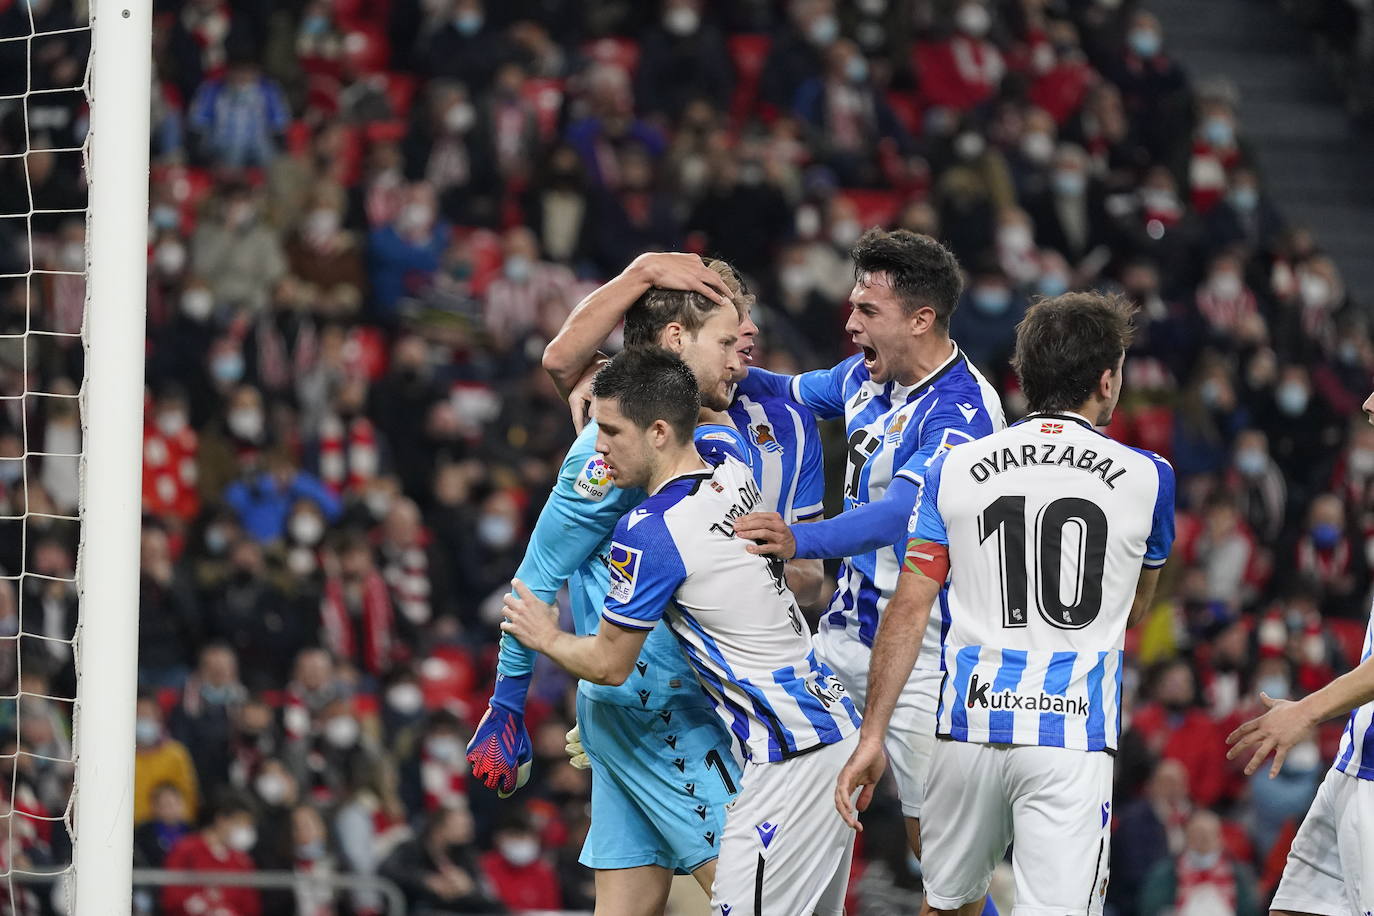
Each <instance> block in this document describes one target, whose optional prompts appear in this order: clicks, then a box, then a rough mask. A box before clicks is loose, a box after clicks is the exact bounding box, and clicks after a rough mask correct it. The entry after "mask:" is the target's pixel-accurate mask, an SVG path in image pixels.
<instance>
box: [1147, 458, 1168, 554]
mask: <svg viewBox="0 0 1374 916" xmlns="http://www.w3.org/2000/svg"><path fill="white" fill-rule="evenodd" d="M1149 454H1150V458H1151V459H1153V461H1154V463H1155V470H1156V471H1158V472H1159V492H1158V494H1157V495H1156V496H1155V512H1154V519H1153V521H1152V523H1151V525H1150V537H1149V539H1148V540H1146V541H1145V561H1144V563H1143V564H1142V565H1144V566H1145V567H1147V568H1148V569H1158V568H1159V567H1161V566H1163V565H1164V561H1166V560H1168V559H1169V551H1171V550H1173V547H1174V469H1173V466H1172V465H1170V464H1169V462H1167V461H1165V460H1164V459H1163V458H1161V457H1159V456H1158V455H1156V454H1153V453H1149Z"/></svg>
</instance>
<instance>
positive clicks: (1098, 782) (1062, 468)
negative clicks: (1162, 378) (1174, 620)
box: [835, 293, 1174, 916]
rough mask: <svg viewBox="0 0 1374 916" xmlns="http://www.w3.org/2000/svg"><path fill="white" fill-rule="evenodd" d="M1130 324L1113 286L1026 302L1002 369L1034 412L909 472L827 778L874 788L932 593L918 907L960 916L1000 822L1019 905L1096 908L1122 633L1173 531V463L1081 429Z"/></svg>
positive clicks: (1104, 391)
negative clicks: (868, 650)
mask: <svg viewBox="0 0 1374 916" xmlns="http://www.w3.org/2000/svg"><path fill="white" fill-rule="evenodd" d="M1130 337H1131V313H1130V308H1129V307H1128V306H1127V305H1126V303H1125V302H1124V300H1121V299H1118V298H1114V297H1103V296H1099V295H1096V294H1091V293H1070V294H1067V295H1063V296H1059V297H1057V298H1054V299H1048V300H1044V301H1041V302H1038V303H1036V304H1035V305H1033V306H1032V307H1031V308H1030V310H1029V311H1028V312H1027V313H1026V317H1025V318H1024V319H1023V320H1022V322H1021V323H1020V325H1019V326H1018V327H1017V330H1016V354H1015V357H1014V358H1013V366H1014V368H1015V369H1016V372H1017V374H1018V375H1019V377H1020V379H1021V388H1022V391H1024V392H1025V395H1026V399H1027V401H1028V402H1029V404H1030V407H1031V411H1032V412H1031V414H1030V415H1029V416H1027V417H1026V418H1025V419H1024V420H1022V421H1021V422H1019V423H1017V424H1016V425H1014V426H1012V427H1011V428H1009V429H1006V430H1004V431H1002V432H998V433H994V434H993V435H991V436H989V437H987V438H985V439H982V440H980V441H978V442H975V443H972V444H969V445H964V446H961V447H959V448H956V449H953V450H951V451H948V452H946V453H945V454H942V455H940V456H939V457H937V458H936V459H935V462H934V463H933V464H932V465H931V466H930V469H929V470H927V471H926V476H925V486H924V487H923V489H922V491H921V495H920V499H919V501H918V506H917V510H916V515H915V517H914V518H913V520H912V523H913V535H912V537H911V540H910V542H909V543H908V545H907V549H906V562H905V567H906V568H905V570H904V571H903V572H902V574H901V581H900V583H899V584H898V587H897V594H896V596H895V597H894V598H893V599H892V602H891V603H890V604H889V605H888V606H887V610H886V611H885V612H884V615H883V621H882V626H881V627H880V629H879V632H878V638H877V640H876V641H875V643H874V645H873V664H872V668H871V671H870V674H869V691H868V702H867V706H866V708H865V710H866V711H865V716H866V719H865V722H864V726H863V732H862V735H861V738H860V743H859V748H858V750H857V751H856V752H855V754H854V757H853V759H852V760H850V762H849V763H848V764H847V765H846V767H845V770H844V772H843V773H842V774H841V777H840V780H839V782H838V784H837V785H836V788H835V804H836V807H837V808H838V809H839V810H840V812H841V813H842V814H843V815H844V816H845V818H846V819H847V820H849V821H850V823H851V824H852V825H853V826H855V827H856V828H857V827H858V821H857V820H856V819H855V817H854V811H853V802H852V799H853V790H854V789H855V788H856V787H858V786H865V788H864V790H863V793H862V794H861V795H860V797H859V801H858V808H859V809H862V808H864V807H865V806H866V805H867V803H868V800H869V799H870V798H871V797H872V792H873V785H874V784H875V783H876V782H877V780H878V778H879V776H880V775H881V774H882V771H883V738H884V732H885V731H886V728H887V723H888V721H889V719H890V717H891V716H892V712H893V709H894V707H895V706H896V704H897V703H898V700H899V696H900V694H901V691H902V684H903V681H904V680H905V679H906V676H907V673H908V672H909V671H910V670H911V668H912V665H913V663H914V662H915V661H916V655H917V652H918V651H920V652H921V653H922V654H924V651H925V647H924V646H923V645H922V642H921V637H922V633H923V631H924V630H926V629H928V627H927V622H928V619H929V615H930V612H931V605H932V604H933V603H934V602H935V600H936V598H937V597H938V596H940V594H941V587H942V586H943V585H944V584H945V581H946V577H947V576H948V577H949V589H948V592H947V593H946V598H947V604H948V610H947V612H946V613H947V617H946V625H947V626H948V631H947V632H946V634H945V639H944V665H943V666H944V669H945V671H946V676H945V679H944V683H943V686H942V688H941V693H940V708H939V726H938V736H939V739H940V740H937V741H936V746H935V751H934V753H933V754H932V757H931V763H930V772H929V775H928V777H927V780H926V790H927V791H926V817H925V818H924V820H923V821H922V840H923V847H924V856H923V857H922V860H921V866H922V871H923V875H924V880H925V894H926V904H927V906H928V907H930V908H932V909H933V910H934V911H935V912H937V913H955V912H959V913H961V914H966V913H976V912H978V910H979V908H981V907H982V905H983V899H984V895H986V893H987V890H988V884H989V882H990V881H991V879H992V872H993V869H994V867H995V866H996V865H997V863H998V862H1001V861H1002V857H1003V856H1004V855H1005V853H1006V851H1007V844H1008V843H1009V842H1010V841H1011V840H1012V837H1013V836H1014V837H1015V845H1014V848H1013V853H1012V868H1013V870H1014V872H1015V877H1016V896H1017V903H1016V910H1015V912H1016V913H1026V914H1030V913H1054V914H1057V916H1059V914H1068V916H1073V914H1088V913H1100V912H1101V911H1102V905H1103V900H1104V895H1105V893H1106V887H1107V849H1108V840H1109V831H1110V821H1111V797H1112V754H1113V753H1114V751H1115V750H1116V747H1117V739H1118V735H1117V731H1118V729H1119V727H1120V708H1121V665H1122V645H1123V643H1124V640H1125V633H1126V628H1127V627H1128V626H1130V625H1131V624H1133V623H1135V622H1137V621H1138V620H1140V619H1141V618H1142V617H1143V616H1144V614H1145V612H1146V610H1147V609H1148V607H1149V602H1150V599H1151V597H1152V596H1153V594H1154V590H1155V584H1156V582H1157V581H1158V578H1159V568H1160V567H1161V566H1163V565H1164V561H1165V559H1166V558H1167V557H1168V555H1169V549H1170V547H1171V546H1172V543H1173V534H1174V500H1173V497H1174V473H1173V469H1172V468H1171V467H1170V466H1169V464H1168V463H1167V462H1166V461H1165V460H1164V459H1163V458H1160V457H1159V456H1158V455H1155V454H1153V453H1150V452H1145V451H1141V450H1139V449H1134V448H1129V447H1127V446H1125V445H1122V444H1120V443H1118V442H1116V441H1115V440H1113V439H1109V438H1107V437H1106V436H1104V435H1102V434H1101V433H1099V432H1097V430H1096V429H1094V427H1095V426H1104V425H1106V424H1107V423H1108V422H1110V420H1111V415H1112V410H1113V408H1114V407H1115V406H1116V402H1117V398H1118V397H1119V396H1120V393H1121V366H1122V361H1123V358H1124V354H1125V350H1126V346H1127V344H1128V343H1129V342H1130Z"/></svg>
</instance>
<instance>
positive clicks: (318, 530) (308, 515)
mask: <svg viewBox="0 0 1374 916" xmlns="http://www.w3.org/2000/svg"><path fill="white" fill-rule="evenodd" d="M288 530H289V531H290V532H291V539H292V540H293V541H295V542H296V543H298V544H309V545H312V546H313V545H315V544H318V543H319V542H320V538H322V537H324V519H322V518H320V517H319V516H318V515H316V514H315V513H313V512H297V513H296V514H295V515H293V516H291V521H290V523H289V525H288Z"/></svg>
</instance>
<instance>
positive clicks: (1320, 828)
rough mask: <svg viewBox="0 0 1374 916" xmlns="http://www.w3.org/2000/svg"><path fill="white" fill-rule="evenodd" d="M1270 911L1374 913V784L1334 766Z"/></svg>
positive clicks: (1330, 915) (1338, 915) (1333, 915)
mask: <svg viewBox="0 0 1374 916" xmlns="http://www.w3.org/2000/svg"><path fill="white" fill-rule="evenodd" d="M1271 906H1272V908H1273V909H1276V910H1285V911H1287V912H1290V913H1317V914H1319V916H1347V914H1350V913H1368V912H1370V911H1371V910H1374V782H1370V781H1369V780H1368V779H1359V778H1357V777H1355V776H1348V775H1346V774H1345V773H1342V772H1341V771H1339V770H1337V769H1336V768H1335V767H1332V768H1331V770H1330V771H1329V772H1328V773H1327V774H1326V778H1325V779H1323V780H1322V784H1321V785H1320V786H1319V787H1318V788H1317V797H1316V798H1315V799H1313V800H1312V807H1311V808H1309V809H1307V817H1305V818H1303V821H1302V826H1301V827H1299V828H1298V833H1297V835H1296V836H1294V837H1293V845H1292V847H1291V848H1290V849H1289V851H1288V862H1287V864H1286V865H1284V867H1283V880H1281V881H1280V882H1279V889H1278V892H1277V893H1275V894H1274V902H1273V903H1272V904H1271Z"/></svg>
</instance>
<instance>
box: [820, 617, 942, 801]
mask: <svg viewBox="0 0 1374 916" xmlns="http://www.w3.org/2000/svg"><path fill="white" fill-rule="evenodd" d="M812 643H813V644H814V646H815V649H816V658H818V659H819V660H820V661H823V662H825V664H826V665H828V666H829V667H830V670H831V671H833V672H835V677H837V678H839V681H840V683H841V684H843V685H844V689H845V690H846V691H848V692H849V697H850V699H852V700H853V701H854V704H855V705H856V706H857V707H858V709H859V712H860V713H862V712H863V709H864V703H865V702H866V701H867V699H868V662H869V659H870V657H871V655H872V652H871V650H870V649H869V648H868V646H865V645H864V644H863V643H862V642H860V641H859V640H858V639H856V638H854V636H852V635H850V634H848V633H847V632H846V631H844V630H822V631H821V632H819V633H817V634H816V635H815V636H814V637H813V638H812ZM943 677H944V675H943V673H942V672H941V671H940V670H939V669H928V668H917V669H915V670H914V671H912V672H911V677H910V678H908V679H907V682H906V686H904V687H903V688H902V694H901V696H899V697H898V698H897V706H896V708H894V709H893V710H892V720H891V722H890V723H889V724H888V727H887V737H886V738H885V739H884V741H883V748H884V749H885V750H886V751H887V762H888V766H889V767H890V768H891V769H892V778H893V779H894V780H895V781H896V783H897V795H898V797H899V798H901V800H902V814H904V815H906V816H907V817H914V818H920V816H921V803H922V801H923V800H924V799H925V788H926V770H927V769H929V768H930V752H931V750H932V749H933V748H934V747H935V711H936V708H937V704H938V703H939V700H940V682H941V680H942V678H943Z"/></svg>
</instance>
